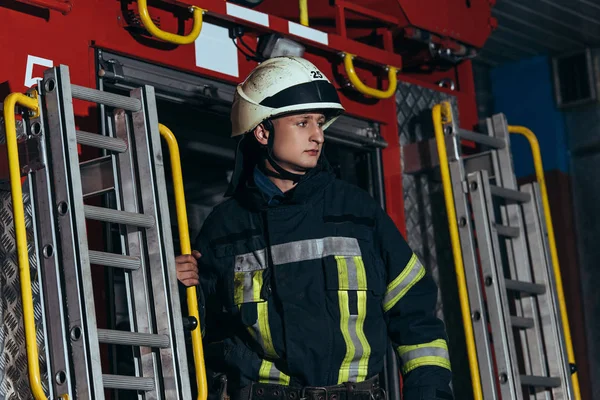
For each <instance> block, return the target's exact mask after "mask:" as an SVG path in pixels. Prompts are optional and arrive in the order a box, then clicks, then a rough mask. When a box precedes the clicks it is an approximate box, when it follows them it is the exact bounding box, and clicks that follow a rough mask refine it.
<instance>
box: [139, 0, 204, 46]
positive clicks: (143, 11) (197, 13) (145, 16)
mask: <svg viewBox="0 0 600 400" xmlns="http://www.w3.org/2000/svg"><path fill="white" fill-rule="evenodd" d="M138 10H139V13H140V19H141V20H142V24H143V25H144V27H145V28H146V30H147V31H148V32H150V34H151V35H152V36H154V37H156V38H158V39H160V40H164V41H165V42H169V43H174V44H190V43H194V41H195V40H196V39H197V38H198V36H199V35H200V30H201V29H202V14H204V10H203V9H201V8H199V7H196V6H190V11H191V12H192V14H193V16H194V25H193V26H192V31H191V32H190V33H189V34H188V35H186V36H182V35H177V34H176V33H169V32H165V31H162V30H160V28H159V27H157V26H156V25H155V24H154V22H153V21H152V18H151V17H150V13H149V12H148V4H147V0H138Z"/></svg>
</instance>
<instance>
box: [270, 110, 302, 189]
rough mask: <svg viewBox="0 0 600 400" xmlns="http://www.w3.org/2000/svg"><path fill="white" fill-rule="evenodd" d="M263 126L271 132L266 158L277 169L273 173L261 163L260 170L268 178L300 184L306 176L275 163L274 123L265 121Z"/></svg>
mask: <svg viewBox="0 0 600 400" xmlns="http://www.w3.org/2000/svg"><path fill="white" fill-rule="evenodd" d="M263 124H264V126H265V129H266V130H267V131H269V139H268V142H267V147H266V149H265V157H266V159H267V160H268V161H269V163H270V164H271V166H272V167H273V169H275V171H271V170H270V169H268V168H266V167H265V166H264V165H262V163H259V168H260V170H261V171H262V172H263V173H264V174H265V175H267V176H272V177H274V178H280V179H285V180H289V181H292V182H294V183H298V182H299V181H300V179H302V177H303V176H304V175H303V174H295V173H293V172H290V171H286V170H285V169H283V167H282V166H281V165H279V164H278V163H277V161H275V157H274V156H273V141H274V140H275V126H274V125H273V122H271V120H269V119H268V120H266V121H264V122H263Z"/></svg>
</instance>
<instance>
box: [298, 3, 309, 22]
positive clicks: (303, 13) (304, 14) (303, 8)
mask: <svg viewBox="0 0 600 400" xmlns="http://www.w3.org/2000/svg"><path fill="white" fill-rule="evenodd" d="M307 3H308V1H307V0H300V2H299V6H300V24H302V25H304V26H308V4H307Z"/></svg>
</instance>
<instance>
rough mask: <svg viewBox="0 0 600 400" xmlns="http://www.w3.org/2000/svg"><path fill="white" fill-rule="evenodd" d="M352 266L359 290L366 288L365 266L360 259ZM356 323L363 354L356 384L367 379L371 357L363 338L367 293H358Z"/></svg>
mask: <svg viewBox="0 0 600 400" xmlns="http://www.w3.org/2000/svg"><path fill="white" fill-rule="evenodd" d="M354 264H355V265H356V276H357V279H358V287H359V288H365V289H366V288H367V273H366V271H365V264H364V263H363V260H362V257H358V256H357V257H354ZM356 293H357V295H358V321H357V323H356V336H358V340H360V343H361V345H362V349H363V354H362V357H361V358H360V361H359V363H358V371H359V374H358V376H357V379H356V382H362V381H364V380H365V379H367V373H368V370H369V358H370V356H371V346H370V345H369V342H368V341H367V337H366V336H365V331H364V325H365V318H366V316H367V292H366V291H358V292H356Z"/></svg>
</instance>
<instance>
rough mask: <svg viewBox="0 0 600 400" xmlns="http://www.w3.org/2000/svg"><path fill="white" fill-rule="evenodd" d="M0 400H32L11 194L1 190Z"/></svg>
mask: <svg viewBox="0 0 600 400" xmlns="http://www.w3.org/2000/svg"><path fill="white" fill-rule="evenodd" d="M26 190H27V189H26V187H25V186H24V188H23V192H24V193H23V203H24V205H25V220H26V227H27V242H28V244H29V246H28V250H29V264H30V268H31V279H32V286H31V289H32V292H33V298H34V303H33V304H34V315H35V323H36V329H37V342H38V349H39V354H40V370H41V373H42V384H43V386H44V391H45V392H46V393H48V387H47V382H48V376H47V369H46V362H45V360H46V357H45V346H44V333H43V329H42V323H43V321H42V303H41V301H40V282H39V280H38V274H37V265H38V263H37V257H36V256H35V253H34V248H33V246H34V236H33V235H34V233H33V225H32V219H31V215H32V213H31V202H30V198H29V193H27V192H26ZM0 268H1V269H0V399H6V400H20V399H31V398H32V395H31V390H30V387H29V378H28V375H27V353H26V350H25V331H24V327H23V309H22V305H21V304H22V303H21V290H20V285H21V282H20V279H19V266H18V261H17V248H16V244H15V230H14V223H13V215H12V201H11V194H10V192H7V191H4V190H0Z"/></svg>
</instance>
